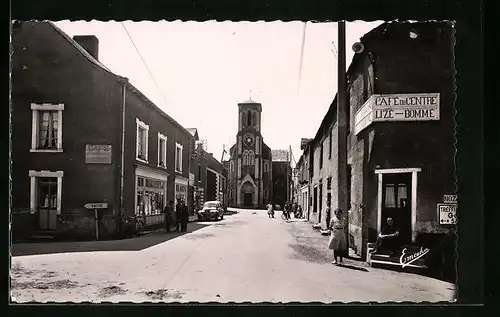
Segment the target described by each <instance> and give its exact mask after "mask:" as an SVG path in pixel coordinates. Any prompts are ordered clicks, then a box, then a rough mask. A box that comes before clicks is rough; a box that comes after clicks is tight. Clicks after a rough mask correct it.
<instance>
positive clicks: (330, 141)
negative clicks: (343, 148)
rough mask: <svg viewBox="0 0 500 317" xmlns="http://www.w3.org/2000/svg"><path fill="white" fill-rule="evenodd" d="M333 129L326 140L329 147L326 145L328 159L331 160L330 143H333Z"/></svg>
mask: <svg viewBox="0 0 500 317" xmlns="http://www.w3.org/2000/svg"><path fill="white" fill-rule="evenodd" d="M332 130H333V128H331V129H330V136H329V138H328V141H329V145H328V158H329V159H331V158H332V143H333V133H332Z"/></svg>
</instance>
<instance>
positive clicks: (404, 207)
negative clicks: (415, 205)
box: [382, 173, 412, 244]
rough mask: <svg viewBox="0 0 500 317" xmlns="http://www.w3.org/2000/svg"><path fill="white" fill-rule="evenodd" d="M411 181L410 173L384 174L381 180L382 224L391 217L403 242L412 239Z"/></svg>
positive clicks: (407, 242) (409, 241)
mask: <svg viewBox="0 0 500 317" xmlns="http://www.w3.org/2000/svg"><path fill="white" fill-rule="evenodd" d="M411 182H412V174H411V173H395V174H384V175H383V180H382V225H385V224H386V222H387V218H389V217H391V218H392V219H393V220H394V225H395V226H396V227H397V228H398V229H399V230H400V238H401V243H403V244H409V243H411V241H412V225H411V223H412V214H411V200H412V199H411V192H412V188H411Z"/></svg>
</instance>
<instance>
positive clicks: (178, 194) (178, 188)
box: [175, 184, 187, 204]
mask: <svg viewBox="0 0 500 317" xmlns="http://www.w3.org/2000/svg"><path fill="white" fill-rule="evenodd" d="M186 198H187V186H186V185H183V184H175V204H177V200H178V199H182V200H184V202H185V203H186V204H187V199H186Z"/></svg>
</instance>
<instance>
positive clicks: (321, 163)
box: [319, 143, 323, 168]
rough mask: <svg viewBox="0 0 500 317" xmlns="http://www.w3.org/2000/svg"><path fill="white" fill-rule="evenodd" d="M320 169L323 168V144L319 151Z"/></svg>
mask: <svg viewBox="0 0 500 317" xmlns="http://www.w3.org/2000/svg"><path fill="white" fill-rule="evenodd" d="M319 168H323V143H321V147H320V149H319Z"/></svg>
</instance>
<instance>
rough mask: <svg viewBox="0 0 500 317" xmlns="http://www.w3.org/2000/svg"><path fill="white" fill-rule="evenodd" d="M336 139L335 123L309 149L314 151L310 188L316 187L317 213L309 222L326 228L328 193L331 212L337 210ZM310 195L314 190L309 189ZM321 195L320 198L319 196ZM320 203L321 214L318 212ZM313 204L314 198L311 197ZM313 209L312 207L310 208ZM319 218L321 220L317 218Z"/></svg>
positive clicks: (312, 214)
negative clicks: (329, 184) (329, 179)
mask: <svg viewBox="0 0 500 317" xmlns="http://www.w3.org/2000/svg"><path fill="white" fill-rule="evenodd" d="M330 131H331V132H332V149H331V156H330V155H329V147H330ZM337 137H338V129H337V123H335V124H334V125H333V126H332V127H331V128H330V129H326V133H325V134H324V135H322V136H321V139H322V140H321V141H319V142H317V143H315V144H314V145H313V147H312V148H311V150H312V151H314V163H313V168H314V172H313V176H312V180H311V188H314V186H318V192H317V204H318V207H317V212H316V213H311V218H310V221H313V222H318V223H321V225H322V226H323V227H324V228H326V227H327V225H328V224H327V220H328V219H327V218H328V216H327V213H326V202H327V196H328V193H330V195H331V200H330V202H331V212H333V210H335V209H336V208H338V194H337V186H338V175H337V166H338V164H337V156H338V155H337V153H338V148H337V142H336V140H337ZM321 145H323V165H322V166H321V165H320V157H321ZM328 178H331V189H330V190H328V189H327V188H328ZM320 182H321V184H322V187H323V190H322V191H320V189H319V188H320V187H319V184H320ZM311 195H314V190H313V189H311ZM320 195H321V196H320ZM320 201H321V212H320V210H319V206H320ZM313 204H314V197H313ZM311 209H312V210H313V209H314V206H312V208H311ZM319 217H321V218H319ZM330 219H331V218H330Z"/></svg>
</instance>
